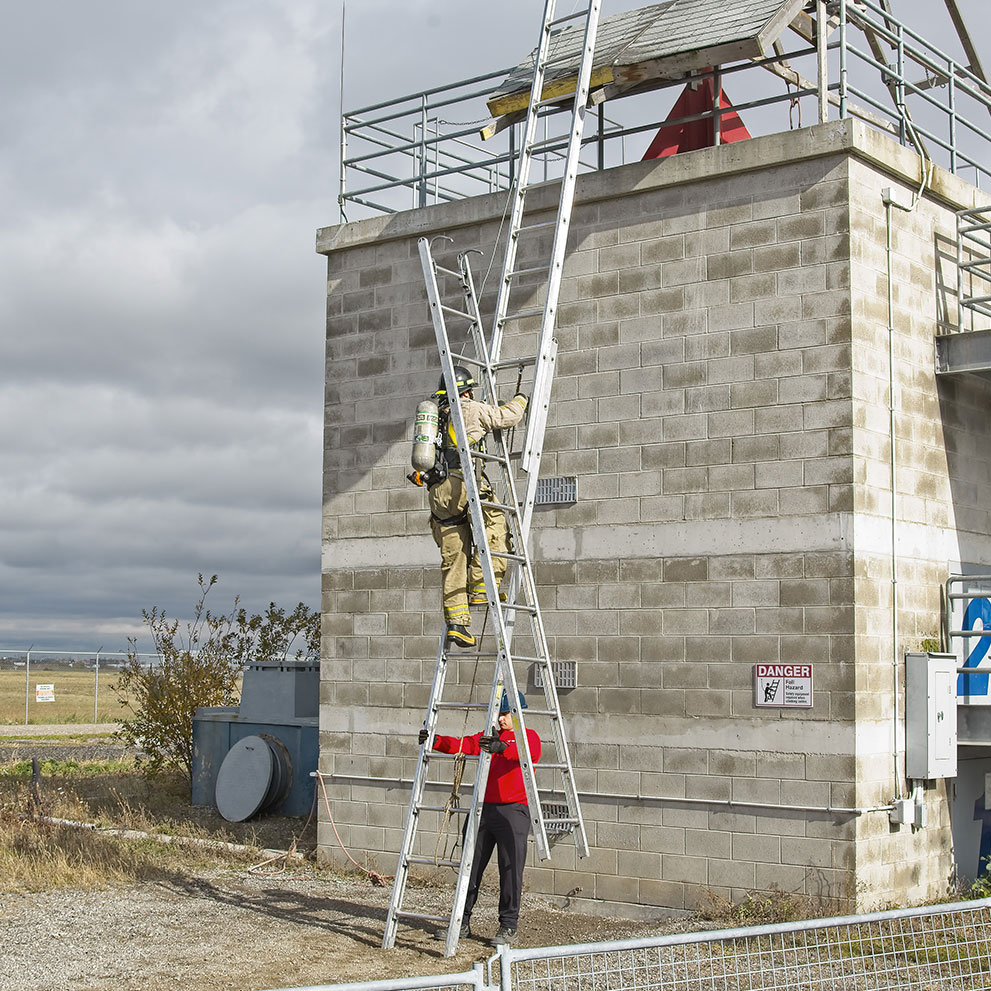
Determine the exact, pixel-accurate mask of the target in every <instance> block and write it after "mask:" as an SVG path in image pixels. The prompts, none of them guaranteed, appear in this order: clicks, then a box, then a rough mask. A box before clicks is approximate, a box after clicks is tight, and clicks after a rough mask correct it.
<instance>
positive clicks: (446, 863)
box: [406, 857, 461, 867]
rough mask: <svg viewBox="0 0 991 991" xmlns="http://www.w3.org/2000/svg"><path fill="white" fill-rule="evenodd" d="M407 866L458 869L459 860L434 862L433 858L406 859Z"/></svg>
mask: <svg viewBox="0 0 991 991" xmlns="http://www.w3.org/2000/svg"><path fill="white" fill-rule="evenodd" d="M406 863H407V864H425V865H429V866H430V867H460V866H461V861H460V860H434V858H433V857H407V858H406Z"/></svg>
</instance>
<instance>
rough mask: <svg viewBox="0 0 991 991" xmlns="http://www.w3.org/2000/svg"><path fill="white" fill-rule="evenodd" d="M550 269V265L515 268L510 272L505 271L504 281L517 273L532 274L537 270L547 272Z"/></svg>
mask: <svg viewBox="0 0 991 991" xmlns="http://www.w3.org/2000/svg"><path fill="white" fill-rule="evenodd" d="M548 271H550V265H535V266H534V267H533V268H517V269H515V270H514V271H512V272H507V273H506V281H507V282H508V281H509V280H510V279H515V278H516V277H517V276H518V275H534V274H535V273H537V272H548Z"/></svg>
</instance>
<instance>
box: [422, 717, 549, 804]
mask: <svg viewBox="0 0 991 991" xmlns="http://www.w3.org/2000/svg"><path fill="white" fill-rule="evenodd" d="M486 735H488V734H485V733H476V734H475V735H474V736H461V737H459V736H436V737H434V750H439V751H440V752H441V753H442V754H472V755H474V756H476V757H477V756H478V755H479V754H480V753H481V752H482V748H481V747H480V746H479V745H478V741H479V740H480V739H481V738H482V737H483V736H486ZM526 738H527V742H528V743H529V744H530V756H531V757H532V758H533V762H534V764H536V763H537V761H538V760H540V737H539V736H537V734H536V733H535V732H534V731H533V730H532V729H528V730H527V731H526ZM499 739H500V740H502V742H503V743H506V744H508V746H507V747H506V749H505V750H504V751H503V752H502V753H501V754H493V755H492V763H491V764H490V765H489V780H488V781H487V782H486V783H485V801H486V802H493V803H503V802H518V803H520V804H522V805H528V804H529V803H528V802H527V800H526V788H525V787H524V786H523V771H522V770H521V769H520V754H519V752H518V751H517V749H516V734H515V733H514V732H513V731H512V730H511V729H507V730H502V732H500V733H499Z"/></svg>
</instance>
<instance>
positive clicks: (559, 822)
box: [544, 818, 578, 827]
mask: <svg viewBox="0 0 991 991" xmlns="http://www.w3.org/2000/svg"><path fill="white" fill-rule="evenodd" d="M577 825H578V820H577V819H570V818H569V819H545V820H544V826H545V827H546V826H577Z"/></svg>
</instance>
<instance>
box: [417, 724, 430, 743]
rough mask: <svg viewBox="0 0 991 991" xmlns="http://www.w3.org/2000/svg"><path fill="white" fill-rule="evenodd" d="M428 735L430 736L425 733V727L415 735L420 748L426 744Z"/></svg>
mask: <svg viewBox="0 0 991 991" xmlns="http://www.w3.org/2000/svg"><path fill="white" fill-rule="evenodd" d="M429 735H430V734H429V733H428V732H427V728H426V726H424V727H423V729H421V730H420V732H419V733H418V734H417V737H416V742H417V743H419V744H420V746H421V747H422V746H423V745H424V744H425V743H426V742H427V737H428V736H429Z"/></svg>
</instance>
